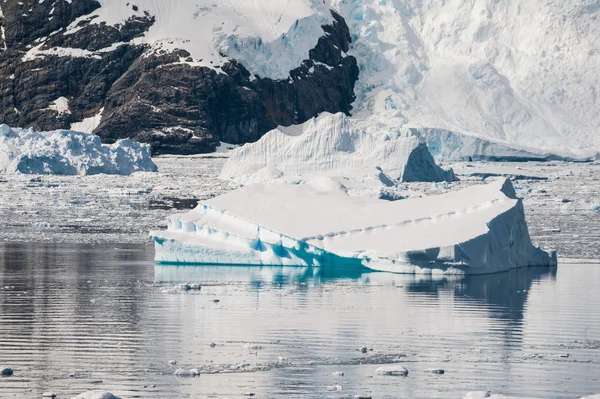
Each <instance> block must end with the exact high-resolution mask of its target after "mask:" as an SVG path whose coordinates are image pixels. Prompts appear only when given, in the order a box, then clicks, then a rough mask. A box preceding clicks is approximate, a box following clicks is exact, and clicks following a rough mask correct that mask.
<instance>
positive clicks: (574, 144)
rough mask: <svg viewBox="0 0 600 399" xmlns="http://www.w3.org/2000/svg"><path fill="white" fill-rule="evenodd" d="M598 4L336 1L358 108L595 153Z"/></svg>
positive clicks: (513, 141)
mask: <svg viewBox="0 0 600 399" xmlns="http://www.w3.org/2000/svg"><path fill="white" fill-rule="evenodd" d="M592 3H593V2H582V1H578V0H565V1H559V2H547V1H545V0H502V1H477V2H465V1H462V0H447V1H444V2H420V1H414V0H395V1H380V0H331V6H332V7H333V8H334V9H335V10H336V11H337V12H338V13H339V14H340V15H342V16H343V17H344V18H345V20H346V22H347V23H348V25H349V26H350V31H351V32H352V36H353V43H352V44H351V47H350V51H349V52H348V54H350V55H352V56H354V57H356V59H357V61H358V64H359V69H360V76H359V81H358V82H357V86H356V89H355V92H356V95H357V101H356V103H355V109H354V112H353V113H354V115H359V116H360V115H375V116H376V117H377V118H378V119H388V120H399V121H401V122H402V123H403V124H404V125H405V126H406V127H408V128H416V129H419V128H429V129H443V130H446V131H450V132H454V134H455V135H457V136H459V137H463V136H476V137H479V138H481V139H483V140H484V141H487V140H489V141H490V142H491V143H492V144H494V143H498V144H503V145H505V146H513V145H514V146H518V147H524V148H535V149H537V150H539V151H542V152H549V153H552V154H555V153H558V154H559V155H561V156H565V157H573V158H578V157H590V156H593V155H594V154H596V153H598V152H599V151H600V136H599V135H598V134H597V131H598V126H600V114H598V112H597V108H598V94H597V92H598V87H600V75H598V73H597V72H596V71H598V70H599V69H600V52H599V48H600V47H599V42H598V38H599V37H600V24H599V23H598V22H597V21H598V17H599V13H600V7H597V6H595V5H594V4H592ZM475 155H476V154H475Z"/></svg>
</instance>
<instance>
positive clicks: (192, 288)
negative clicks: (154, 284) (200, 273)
mask: <svg viewBox="0 0 600 399" xmlns="http://www.w3.org/2000/svg"><path fill="white" fill-rule="evenodd" d="M200 290H202V286H201V285H200V284H195V283H183V284H177V285H174V286H172V287H168V288H165V289H163V290H162V292H164V293H166V294H179V293H182V292H198V291H200Z"/></svg>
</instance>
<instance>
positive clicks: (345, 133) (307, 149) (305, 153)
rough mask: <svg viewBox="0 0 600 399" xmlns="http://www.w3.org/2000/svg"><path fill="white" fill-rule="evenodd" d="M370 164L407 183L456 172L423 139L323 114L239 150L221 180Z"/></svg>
mask: <svg viewBox="0 0 600 399" xmlns="http://www.w3.org/2000/svg"><path fill="white" fill-rule="evenodd" d="M367 168H380V169H381V170H383V172H385V173H386V174H387V175H388V176H390V177H391V178H393V179H398V180H401V181H427V182H439V181H445V180H446V181H452V180H453V179H454V175H453V174H452V172H450V171H448V172H447V171H444V170H442V169H441V168H440V167H439V166H437V165H436V164H435V161H434V160H433V158H432V156H431V155H430V154H429V152H428V151H427V147H426V146H425V145H423V144H420V143H419V139H418V138H417V137H415V136H406V135H403V134H402V133H401V132H399V131H388V132H386V131H382V130H380V129H379V127H378V126H376V125H372V124H370V123H369V124H364V123H360V122H359V121H356V120H354V119H352V118H349V117H347V116H346V115H344V114H343V113H337V114H335V115H332V114H328V113H323V114H321V115H320V116H319V117H318V118H313V119H312V120H310V121H308V122H306V123H304V124H302V125H298V126H292V127H288V128H284V127H279V128H278V129H275V130H273V131H271V132H269V133H267V134H266V135H265V136H263V137H262V138H261V139H260V140H259V141H258V142H256V143H251V144H246V145H244V146H243V147H241V148H238V149H236V150H234V151H233V152H232V154H231V156H230V158H229V160H228V161H227V163H226V164H225V166H224V167H223V170H222V172H221V178H222V179H232V180H235V181H236V182H238V183H242V184H246V183H248V182H268V181H275V180H278V179H280V178H282V177H284V176H286V177H288V178H290V177H292V178H293V177H295V176H304V177H306V176H310V175H313V174H323V173H327V174H332V175H335V174H336V173H340V174H342V173H346V172H348V171H349V170H361V169H363V170H364V169H367Z"/></svg>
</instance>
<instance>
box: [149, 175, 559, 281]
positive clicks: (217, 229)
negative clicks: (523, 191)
mask: <svg viewBox="0 0 600 399" xmlns="http://www.w3.org/2000/svg"><path fill="white" fill-rule="evenodd" d="M248 199H252V200H251V201H249V200H248ZM167 224H168V230H166V231H155V232H152V233H151V236H152V237H153V238H154V241H155V248H156V260H157V261H159V262H167V263H169V262H170V263H198V264H222V265H225V264H226V265H271V266H280V265H284V266H305V267H308V266H326V267H342V266H359V267H362V266H366V267H368V268H371V269H373V270H382V271H390V272H397V273H423V274H432V273H440V274H442V273H446V274H480V273H492V272H499V271H506V270H508V269H511V268H517V267H523V266H546V265H556V254H555V253H547V252H545V251H542V250H541V249H539V248H537V247H535V246H534V245H533V244H532V243H531V239H530V237H529V232H528V229H527V223H526V221H525V214H524V210H523V204H522V201H521V200H520V199H518V198H517V197H516V195H515V191H514V189H513V186H512V184H511V183H510V181H509V180H505V179H499V180H495V181H492V182H490V183H489V184H486V185H477V186H472V187H469V188H467V189H465V190H462V191H454V192H449V193H445V194H442V195H437V196H429V197H425V198H418V199H410V200H404V201H396V202H389V201H383V200H378V199H373V198H367V197H354V196H350V195H348V193H347V192H345V189H344V187H343V186H342V185H340V184H339V183H338V182H336V181H334V180H332V179H330V180H327V178H321V179H318V180H317V181H315V182H313V183H309V184H305V185H294V184H274V185H258V184H257V185H250V186H246V187H243V188H241V189H238V190H236V191H233V192H230V193H227V194H225V195H222V196H220V197H217V198H214V199H211V200H209V201H207V202H206V203H204V204H201V205H199V206H198V207H197V208H196V209H194V210H192V211H190V212H188V213H185V214H179V215H173V216H170V217H169V218H168V220H167Z"/></svg>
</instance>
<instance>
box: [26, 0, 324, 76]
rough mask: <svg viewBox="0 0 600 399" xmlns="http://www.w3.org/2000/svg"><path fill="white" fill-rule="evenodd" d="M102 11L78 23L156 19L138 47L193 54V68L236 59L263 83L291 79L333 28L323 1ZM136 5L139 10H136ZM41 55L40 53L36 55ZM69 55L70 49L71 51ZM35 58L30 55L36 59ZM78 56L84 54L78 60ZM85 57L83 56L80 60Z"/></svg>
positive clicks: (176, 3) (117, 3) (176, 1)
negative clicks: (267, 79) (325, 28)
mask: <svg viewBox="0 0 600 399" xmlns="http://www.w3.org/2000/svg"><path fill="white" fill-rule="evenodd" d="M100 3H101V8H100V9H98V10H96V11H94V12H93V13H92V14H91V15H86V16H83V17H80V18H79V19H78V20H76V21H74V22H73V23H72V24H71V26H70V27H69V30H70V31H71V32H74V31H76V30H78V29H80V28H79V27H78V26H77V25H78V24H79V23H80V22H81V21H83V20H89V19H90V17H91V16H97V18H94V19H92V23H95V24H101V23H106V24H108V25H117V24H121V23H123V22H124V21H126V20H127V19H129V18H130V17H133V16H137V17H144V16H146V15H147V14H148V15H150V16H153V17H155V23H154V25H153V26H152V27H151V28H150V30H149V31H148V32H147V33H146V34H145V35H144V36H143V37H142V38H138V39H135V40H134V42H135V43H138V44H143V43H145V44H150V45H151V46H152V47H153V49H154V50H155V51H159V50H164V51H171V50H174V49H185V50H187V51H188V52H189V53H190V54H191V56H192V58H193V60H185V61H184V60H182V62H188V63H191V64H193V65H203V66H208V67H218V66H220V65H221V64H222V63H224V62H225V61H226V60H227V57H230V58H234V59H236V60H237V61H239V62H241V63H242V64H243V65H244V66H245V67H246V68H247V69H248V70H249V71H250V72H251V73H253V74H254V75H259V76H261V77H270V78H274V79H287V78H288V76H289V71H290V70H292V69H294V68H296V67H298V66H299V65H300V64H301V62H302V61H303V60H305V59H308V52H309V50H310V49H312V48H313V47H315V45H316V44H317V42H318V40H319V38H320V37H321V36H323V35H324V34H325V33H324V31H323V29H322V28H321V26H322V25H325V24H329V23H331V22H332V20H333V19H332V16H331V14H330V12H329V8H328V7H327V6H326V4H325V3H324V2H323V1H322V0H285V1H280V0H219V1H218V2H215V1H212V0H138V1H136V2H134V3H129V2H126V1H122V0H100ZM134 5H135V6H134ZM33 51H34V52H35V49H33ZM65 51H66V49H65ZM32 55H33V54H29V56H30V57H31V56H32ZM74 55H78V54H74ZM79 55H81V54H79Z"/></svg>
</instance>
